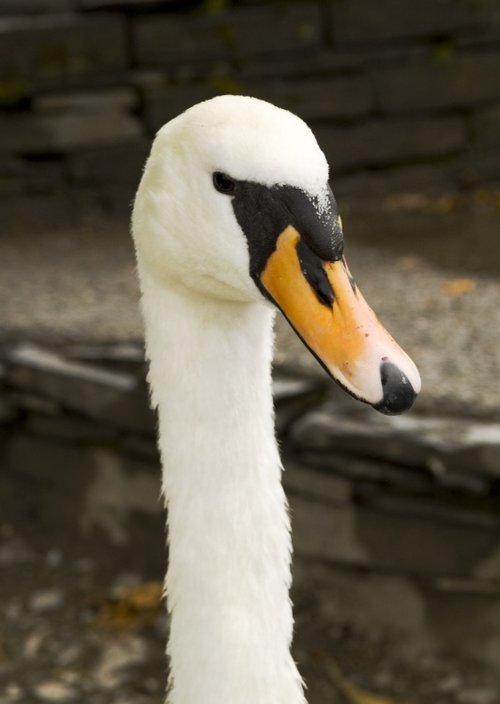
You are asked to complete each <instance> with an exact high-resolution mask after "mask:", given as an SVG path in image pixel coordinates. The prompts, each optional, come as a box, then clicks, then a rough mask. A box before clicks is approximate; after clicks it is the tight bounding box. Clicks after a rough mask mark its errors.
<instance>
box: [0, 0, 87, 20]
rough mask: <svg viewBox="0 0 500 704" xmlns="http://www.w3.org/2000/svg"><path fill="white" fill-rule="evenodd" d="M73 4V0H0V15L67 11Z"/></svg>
mask: <svg viewBox="0 0 500 704" xmlns="http://www.w3.org/2000/svg"><path fill="white" fill-rule="evenodd" d="M73 6H74V3H73V0H0V16H2V15H14V16H15V15H42V14H45V13H47V14H49V13H53V12H69V11H70V10H72V9H73Z"/></svg>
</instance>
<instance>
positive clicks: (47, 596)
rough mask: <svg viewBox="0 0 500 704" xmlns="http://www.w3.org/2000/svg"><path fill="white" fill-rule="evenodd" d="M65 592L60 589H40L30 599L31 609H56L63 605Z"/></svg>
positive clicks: (36, 610)
mask: <svg viewBox="0 0 500 704" xmlns="http://www.w3.org/2000/svg"><path fill="white" fill-rule="evenodd" d="M63 602H64V594H63V592H62V591H61V590H60V589H56V588H52V589H40V590H39V591H37V592H35V593H34V594H33V596H32V597H31V599H30V609H31V610H32V611H35V612H36V613H45V612H46V611H54V610H55V609H58V608H60V607H61V606H62V604H63Z"/></svg>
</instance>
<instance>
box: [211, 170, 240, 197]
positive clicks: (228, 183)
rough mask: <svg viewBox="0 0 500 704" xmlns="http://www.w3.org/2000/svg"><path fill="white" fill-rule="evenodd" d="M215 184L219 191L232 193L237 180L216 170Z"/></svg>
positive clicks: (227, 193)
mask: <svg viewBox="0 0 500 704" xmlns="http://www.w3.org/2000/svg"><path fill="white" fill-rule="evenodd" d="M213 181H214V186H215V189H216V190H217V191H219V193H225V194H226V195H230V194H231V193H234V190H235V188H236V182H235V181H233V179H232V178H230V177H229V176H227V175H226V174H223V173H222V171H216V172H215V173H214V176H213Z"/></svg>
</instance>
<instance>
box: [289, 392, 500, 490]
mask: <svg viewBox="0 0 500 704" xmlns="http://www.w3.org/2000/svg"><path fill="white" fill-rule="evenodd" d="M290 437H291V441H292V443H293V446H294V448H295V449H296V450H297V451H298V452H300V451H301V450H302V451H304V452H316V453H319V454H321V453H326V454H328V453H333V454H335V453H342V452H343V453H348V454H350V455H354V456H356V455H358V456H361V457H373V458H375V459H377V460H382V461H385V462H389V463H392V464H397V465H399V466H401V467H414V468H418V467H422V468H424V469H426V470H427V471H428V472H430V473H431V475H433V476H434V478H435V481H436V482H437V483H441V484H443V485H445V486H446V485H448V486H452V485H453V484H454V475H455V474H456V475H458V477H460V475H462V474H463V475H465V477H466V478H467V476H468V475H478V476H479V477H483V478H485V479H486V480H489V481H492V482H493V481H497V479H498V477H499V476H500V423H499V422H486V421H484V422H479V421H476V422H474V421H471V420H466V419H458V418H444V417H436V416H434V417H433V416H427V415H426V416H424V417H421V416H418V415H416V414H410V415H406V416H396V417H387V416H382V415H380V414H377V413H373V411H371V410H370V409H366V410H365V409H364V408H362V407H360V408H356V409H349V408H347V409H346V407H345V406H343V405H340V406H336V405H334V404H330V405H328V406H326V407H325V408H324V409H323V410H322V411H314V412H312V413H309V414H307V415H306V416H304V417H303V418H302V419H301V420H299V421H297V422H296V423H295V424H294V427H293V428H292V430H291V435H290ZM458 483H460V480H458ZM473 487H474V485H473Z"/></svg>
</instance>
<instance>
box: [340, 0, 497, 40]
mask: <svg viewBox="0 0 500 704" xmlns="http://www.w3.org/2000/svg"><path fill="white" fill-rule="evenodd" d="M476 8H477V10H476ZM485 8H486V11H485V12H484V14H485V15H486V18H485V19H488V4H487V3H486V4H485ZM481 9H482V7H481V4H480V3H473V2H470V0H442V1H440V2H436V1H435V0H422V1H421V2H419V3H414V4H412V5H407V4H406V3H405V4H402V3H401V2H399V0H382V1H381V2H378V3H376V4H372V3H368V2H365V0H337V1H336V2H335V3H332V5H331V31H332V33H333V36H334V39H335V41H336V43H338V44H345V43H348V42H353V43H354V42H381V41H386V40H391V39H397V38H402V37H429V38H431V37H435V36H443V35H447V34H451V33H453V32H456V31H457V30H460V29H463V28H466V27H467V26H468V25H469V23H471V21H473V20H474V19H476V12H477V15H480V14H481ZM489 19H491V18H489Z"/></svg>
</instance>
